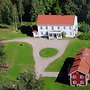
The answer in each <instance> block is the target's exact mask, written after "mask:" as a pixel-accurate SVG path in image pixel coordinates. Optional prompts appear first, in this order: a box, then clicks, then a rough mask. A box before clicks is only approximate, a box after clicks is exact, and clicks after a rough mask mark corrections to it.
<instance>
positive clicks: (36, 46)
mask: <svg viewBox="0 0 90 90" xmlns="http://www.w3.org/2000/svg"><path fill="white" fill-rule="evenodd" d="M3 42H26V43H29V44H31V45H32V46H33V56H34V59H35V71H36V73H37V74H38V75H43V76H45V75H46V76H49V74H50V73H49V72H48V73H46V72H44V70H45V68H46V67H47V66H48V65H49V64H50V63H52V62H53V61H55V60H56V59H57V58H59V57H60V56H61V55H63V53H64V51H65V49H66V47H67V45H68V43H69V40H56V39H54V40H48V39H45V38H21V39H13V40H6V41H3ZM47 47H50V48H56V49H57V50H58V53H57V54H56V55H55V56H53V57H50V58H43V57H40V55H39V52H40V50H41V49H43V48H47ZM51 76H52V74H51Z"/></svg>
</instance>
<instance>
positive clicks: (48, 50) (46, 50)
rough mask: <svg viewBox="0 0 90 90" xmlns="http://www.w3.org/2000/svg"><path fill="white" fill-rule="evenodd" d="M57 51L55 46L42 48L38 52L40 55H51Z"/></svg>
mask: <svg viewBox="0 0 90 90" xmlns="http://www.w3.org/2000/svg"><path fill="white" fill-rule="evenodd" d="M57 53H58V50H57V49H55V48H44V49H42V50H41V51H40V52H39V54H40V56H41V57H52V56H54V55H56V54H57Z"/></svg>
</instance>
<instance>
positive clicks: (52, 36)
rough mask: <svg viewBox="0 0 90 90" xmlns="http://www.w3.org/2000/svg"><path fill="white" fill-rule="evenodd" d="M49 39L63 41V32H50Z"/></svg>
mask: <svg viewBox="0 0 90 90" xmlns="http://www.w3.org/2000/svg"><path fill="white" fill-rule="evenodd" d="M48 38H49V39H62V33H61V31H50V32H48Z"/></svg>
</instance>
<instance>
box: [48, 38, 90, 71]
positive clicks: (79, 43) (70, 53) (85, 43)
mask: <svg viewBox="0 0 90 90" xmlns="http://www.w3.org/2000/svg"><path fill="white" fill-rule="evenodd" d="M82 48H90V41H89V40H80V39H77V38H74V39H71V41H70V43H69V45H68V46H67V48H66V50H65V52H64V54H63V55H62V56H61V57H60V58H58V59H57V60H55V61H54V62H52V63H51V64H50V65H49V66H48V67H47V68H46V71H55V72H58V71H60V69H61V67H62V66H63V64H64V61H65V60H66V59H67V58H68V57H71V58H74V57H75V55H76V53H77V52H78V51H79V50H80V49H82Z"/></svg>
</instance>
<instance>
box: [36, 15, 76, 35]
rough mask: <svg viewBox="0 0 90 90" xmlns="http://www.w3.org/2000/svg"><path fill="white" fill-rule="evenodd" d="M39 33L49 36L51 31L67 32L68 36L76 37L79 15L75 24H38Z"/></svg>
mask: <svg viewBox="0 0 90 90" xmlns="http://www.w3.org/2000/svg"><path fill="white" fill-rule="evenodd" d="M37 27H38V35H39V37H41V36H47V35H48V32H50V31H61V32H63V31H64V32H66V35H65V36H66V37H75V35H76V34H77V32H78V23H77V16H75V19H74V25H37Z"/></svg>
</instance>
